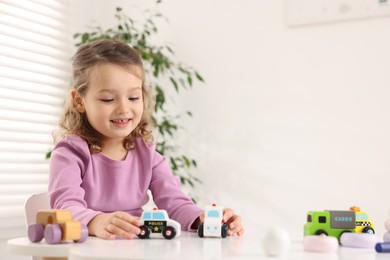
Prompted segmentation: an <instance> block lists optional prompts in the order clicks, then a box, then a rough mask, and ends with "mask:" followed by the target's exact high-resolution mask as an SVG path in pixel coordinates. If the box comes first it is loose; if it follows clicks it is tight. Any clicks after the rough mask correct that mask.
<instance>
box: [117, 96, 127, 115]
mask: <svg viewBox="0 0 390 260" xmlns="http://www.w3.org/2000/svg"><path fill="white" fill-rule="evenodd" d="M129 110H130V109H129V102H128V100H127V99H125V100H120V101H119V103H118V106H117V108H116V113H118V114H127V113H128V112H129Z"/></svg>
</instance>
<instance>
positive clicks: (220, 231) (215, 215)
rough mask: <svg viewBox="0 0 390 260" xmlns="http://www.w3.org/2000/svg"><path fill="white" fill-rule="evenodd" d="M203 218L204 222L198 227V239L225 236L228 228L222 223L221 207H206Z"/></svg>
mask: <svg viewBox="0 0 390 260" xmlns="http://www.w3.org/2000/svg"><path fill="white" fill-rule="evenodd" d="M204 217H205V218H204V222H203V223H202V224H200V225H199V227H198V235H199V237H222V238H225V237H226V236H227V232H228V229H229V227H228V225H227V224H225V223H223V207H217V206H216V205H215V204H213V205H211V206H210V207H206V209H205V213H204Z"/></svg>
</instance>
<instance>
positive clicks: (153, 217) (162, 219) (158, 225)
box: [138, 208, 181, 239]
mask: <svg viewBox="0 0 390 260" xmlns="http://www.w3.org/2000/svg"><path fill="white" fill-rule="evenodd" d="M141 223H142V224H141V226H140V227H139V228H140V229H141V233H140V234H139V235H138V237H139V238H141V239H146V238H149V237H150V238H159V237H161V235H162V236H163V237H164V238H165V239H172V238H174V237H175V236H177V237H179V236H180V232H181V225H180V223H179V222H177V221H174V220H172V219H170V218H169V217H168V213H167V212H166V211H165V210H158V209H157V208H155V209H153V210H152V211H144V212H142V215H141Z"/></svg>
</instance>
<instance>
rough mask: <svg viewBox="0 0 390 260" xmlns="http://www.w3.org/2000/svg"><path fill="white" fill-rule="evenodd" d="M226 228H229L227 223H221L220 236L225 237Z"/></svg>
mask: <svg viewBox="0 0 390 260" xmlns="http://www.w3.org/2000/svg"><path fill="white" fill-rule="evenodd" d="M228 230H229V227H228V225H227V224H223V225H222V228H221V237H222V238H225V237H227V233H228Z"/></svg>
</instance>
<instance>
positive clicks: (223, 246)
mask: <svg viewBox="0 0 390 260" xmlns="http://www.w3.org/2000/svg"><path fill="white" fill-rule="evenodd" d="M7 246H8V251H9V252H10V253H13V254H21V255H34V256H48V257H50V256H51V257H68V258H69V260H103V259H106V260H114V259H123V260H124V259H240V260H245V259H275V257H267V255H266V254H265V253H264V251H263V249H262V243H261V239H260V237H256V236H251V235H249V234H248V235H244V236H243V237H227V238H224V239H221V238H199V237H198V236H197V234H196V233H189V232H182V234H181V236H180V237H178V238H174V239H172V240H166V239H145V240H143V239H138V238H135V239H132V240H120V239H117V240H103V239H99V238H96V237H89V238H88V239H87V241H85V242H84V243H80V244H75V243H62V244H57V245H48V244H46V243H45V242H44V241H42V242H40V243H31V242H30V241H29V240H28V239H27V238H15V239H11V240H9V241H8V242H7ZM279 259H291V260H294V259H297V260H298V259H299V260H302V259H303V260H306V259H307V260H333V259H335V260H336V259H337V260H342V259H362V260H363V259H364V260H382V259H390V254H379V253H376V252H375V250H374V249H359V248H347V247H340V248H339V249H338V251H337V252H336V253H331V254H323V253H310V252H304V251H303V247H302V240H300V239H299V238H298V239H295V240H294V239H293V240H292V243H291V247H290V250H289V251H288V252H287V253H286V254H284V255H283V256H282V257H281V258H279Z"/></svg>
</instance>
